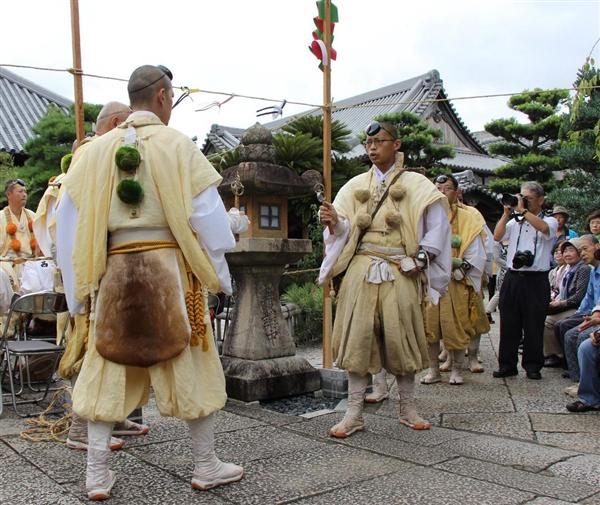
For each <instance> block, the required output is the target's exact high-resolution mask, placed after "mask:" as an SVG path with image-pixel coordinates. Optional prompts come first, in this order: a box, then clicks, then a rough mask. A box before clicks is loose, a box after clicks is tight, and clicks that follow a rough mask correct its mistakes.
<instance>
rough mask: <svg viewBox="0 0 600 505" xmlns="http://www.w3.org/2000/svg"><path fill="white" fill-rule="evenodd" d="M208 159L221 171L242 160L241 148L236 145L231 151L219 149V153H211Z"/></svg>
mask: <svg viewBox="0 0 600 505" xmlns="http://www.w3.org/2000/svg"><path fill="white" fill-rule="evenodd" d="M208 161H210V162H211V163H212V166H213V167H215V169H216V170H217V172H219V173H221V172H223V170H226V169H228V168H229V167H233V166H235V165H237V164H238V163H239V162H240V150H239V148H238V147H236V148H235V149H231V150H229V151H219V152H218V153H215V154H211V155H210V156H209V157H208Z"/></svg>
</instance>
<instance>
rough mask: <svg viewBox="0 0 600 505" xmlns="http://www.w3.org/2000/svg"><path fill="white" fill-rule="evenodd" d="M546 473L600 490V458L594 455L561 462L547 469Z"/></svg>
mask: <svg viewBox="0 0 600 505" xmlns="http://www.w3.org/2000/svg"><path fill="white" fill-rule="evenodd" d="M548 472H551V473H552V474H554V475H561V476H563V477H567V478H568V479H571V480H576V481H579V482H581V483H582V484H590V485H593V486H596V488H597V489H598V490H600V456H598V455H596V454H593V455H592V454H586V455H583V456H576V457H574V458H570V459H568V460H566V461H561V462H559V463H556V464H554V465H552V466H551V467H550V468H548Z"/></svg>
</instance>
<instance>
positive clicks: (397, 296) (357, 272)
mask: <svg viewBox="0 0 600 505" xmlns="http://www.w3.org/2000/svg"><path fill="white" fill-rule="evenodd" d="M391 170H393V172H392V173H391V174H390V175H389V176H388V177H387V179H386V184H390V183H391V181H392V180H393V178H394V176H395V175H396V174H397V173H398V172H402V175H401V176H400V177H399V179H398V180H397V181H396V182H395V183H394V185H393V186H392V187H391V188H390V193H389V194H388V197H387V198H386V200H385V202H384V204H383V205H382V206H381V208H380V209H379V211H378V213H377V215H376V216H375V219H374V220H373V222H372V223H371V224H370V226H369V227H368V231H367V233H366V234H365V236H364V238H363V240H362V243H363V244H372V245H374V246H377V247H387V248H399V247H403V248H404V249H405V252H406V255H408V256H414V254H415V253H416V252H417V250H418V247H419V245H418V243H417V240H418V230H417V227H418V223H419V221H420V219H421V217H422V215H423V213H424V211H425V209H426V208H427V207H428V206H429V205H431V204H433V203H434V202H437V201H443V200H442V198H443V195H442V194H441V193H440V192H439V191H437V189H436V188H435V186H434V185H433V184H432V183H431V182H430V181H429V180H427V179H426V178H425V177H424V176H422V175H420V174H417V173H414V172H407V171H404V169H403V168H402V165H401V158H399V161H398V162H397V163H396V165H395V166H394V167H393V169H391ZM376 187H377V180H376V177H375V176H374V175H373V170H369V171H368V172H367V173H364V174H361V175H358V176H356V177H354V178H353V179H351V180H350V181H349V182H348V183H346V184H345V185H344V186H343V187H342V189H341V190H340V191H339V193H338V195H337V197H336V199H335V201H334V203H333V204H334V206H335V208H336V210H337V212H338V213H339V215H341V216H343V217H345V218H347V219H348V220H349V222H350V226H351V230H350V236H349V239H348V242H347V244H346V246H345V247H344V250H343V251H342V253H341V254H340V256H339V258H338V260H337V262H336V264H335V265H334V267H333V273H334V275H338V274H340V273H341V272H344V270H345V275H344V279H343V281H342V284H341V288H340V292H339V295H338V299H337V308H336V316H335V322H334V327H333V355H334V359H335V360H336V362H337V365H338V366H339V367H340V368H342V369H345V370H348V371H350V372H354V373H358V374H362V375H364V374H367V373H377V372H379V370H380V369H381V368H382V367H383V368H385V369H386V370H387V371H388V372H390V373H392V374H394V375H405V374H409V373H414V372H418V371H419V370H421V369H423V368H424V367H425V366H426V365H427V344H426V338H425V330H424V326H423V312H422V305H423V304H424V303H425V297H426V286H425V285H424V281H425V276H424V275H420V276H418V277H408V276H406V275H404V274H402V273H401V272H400V270H399V268H398V266H397V265H396V264H394V263H389V265H390V268H391V271H392V273H393V276H394V280H393V281H387V282H382V283H380V284H373V283H369V282H367V281H366V275H367V273H368V271H369V268H370V265H371V264H372V258H371V257H369V256H367V255H364V254H355V250H356V246H357V242H358V235H359V233H360V228H359V223H360V222H361V221H363V220H365V218H368V216H370V215H371V214H372V211H373V210H374V199H373V195H374V194H375V192H376ZM365 190H366V192H368V193H369V194H370V195H371V198H370V199H368V200H366V201H364V200H365V198H364V197H365V195H366V194H367V193H366V192H365ZM400 192H402V193H403V194H402V193H400ZM393 195H396V197H397V198H394V197H393ZM346 267H347V270H346Z"/></svg>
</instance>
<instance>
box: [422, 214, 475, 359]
mask: <svg viewBox="0 0 600 505" xmlns="http://www.w3.org/2000/svg"><path fill="white" fill-rule="evenodd" d="M448 219H449V220H450V225H451V228H452V233H453V235H457V236H459V237H460V239H461V240H460V245H459V246H458V247H454V248H452V256H453V258H460V259H464V260H467V261H468V262H469V263H471V265H472V267H473V270H472V271H468V272H467V275H466V276H465V277H464V278H463V279H462V280H456V279H454V278H452V279H451V280H450V284H449V285H448V291H447V292H446V294H445V295H444V296H442V298H440V303H439V304H438V305H430V306H429V307H428V308H427V311H426V321H425V328H426V333H427V340H428V342H431V343H435V342H439V341H440V339H442V340H443V342H444V348H445V349H447V350H459V349H465V348H466V347H467V346H468V345H469V341H470V339H471V338H473V337H474V336H475V335H476V327H475V321H476V320H477V318H478V311H477V307H478V304H479V302H480V300H479V293H478V290H479V287H480V284H481V281H480V278H481V273H482V272H483V268H484V265H485V261H486V254H485V245H484V242H483V236H484V233H485V232H484V226H485V221H484V219H483V216H482V215H481V214H480V213H479V212H478V211H476V210H475V211H474V212H472V211H471V210H470V209H467V208H466V206H465V205H463V204H462V203H457V204H455V205H453V206H452V207H451V209H450V210H449V212H448ZM469 273H471V274H477V279H478V280H479V282H478V284H479V285H478V286H474V285H473V281H472V280H471V279H470V277H469Z"/></svg>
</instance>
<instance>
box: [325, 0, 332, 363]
mask: <svg viewBox="0 0 600 505" xmlns="http://www.w3.org/2000/svg"><path fill="white" fill-rule="evenodd" d="M324 21H325V23H324V27H323V28H324V31H323V35H324V38H325V40H324V41H323V42H324V43H325V48H326V51H327V58H326V60H327V62H326V63H324V64H323V185H324V186H325V200H326V201H328V202H331V0H325V20H324ZM332 320H333V309H332V305H331V279H327V281H326V282H325V283H324V284H323V368H332V367H333V357H332V352H331V333H332Z"/></svg>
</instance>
